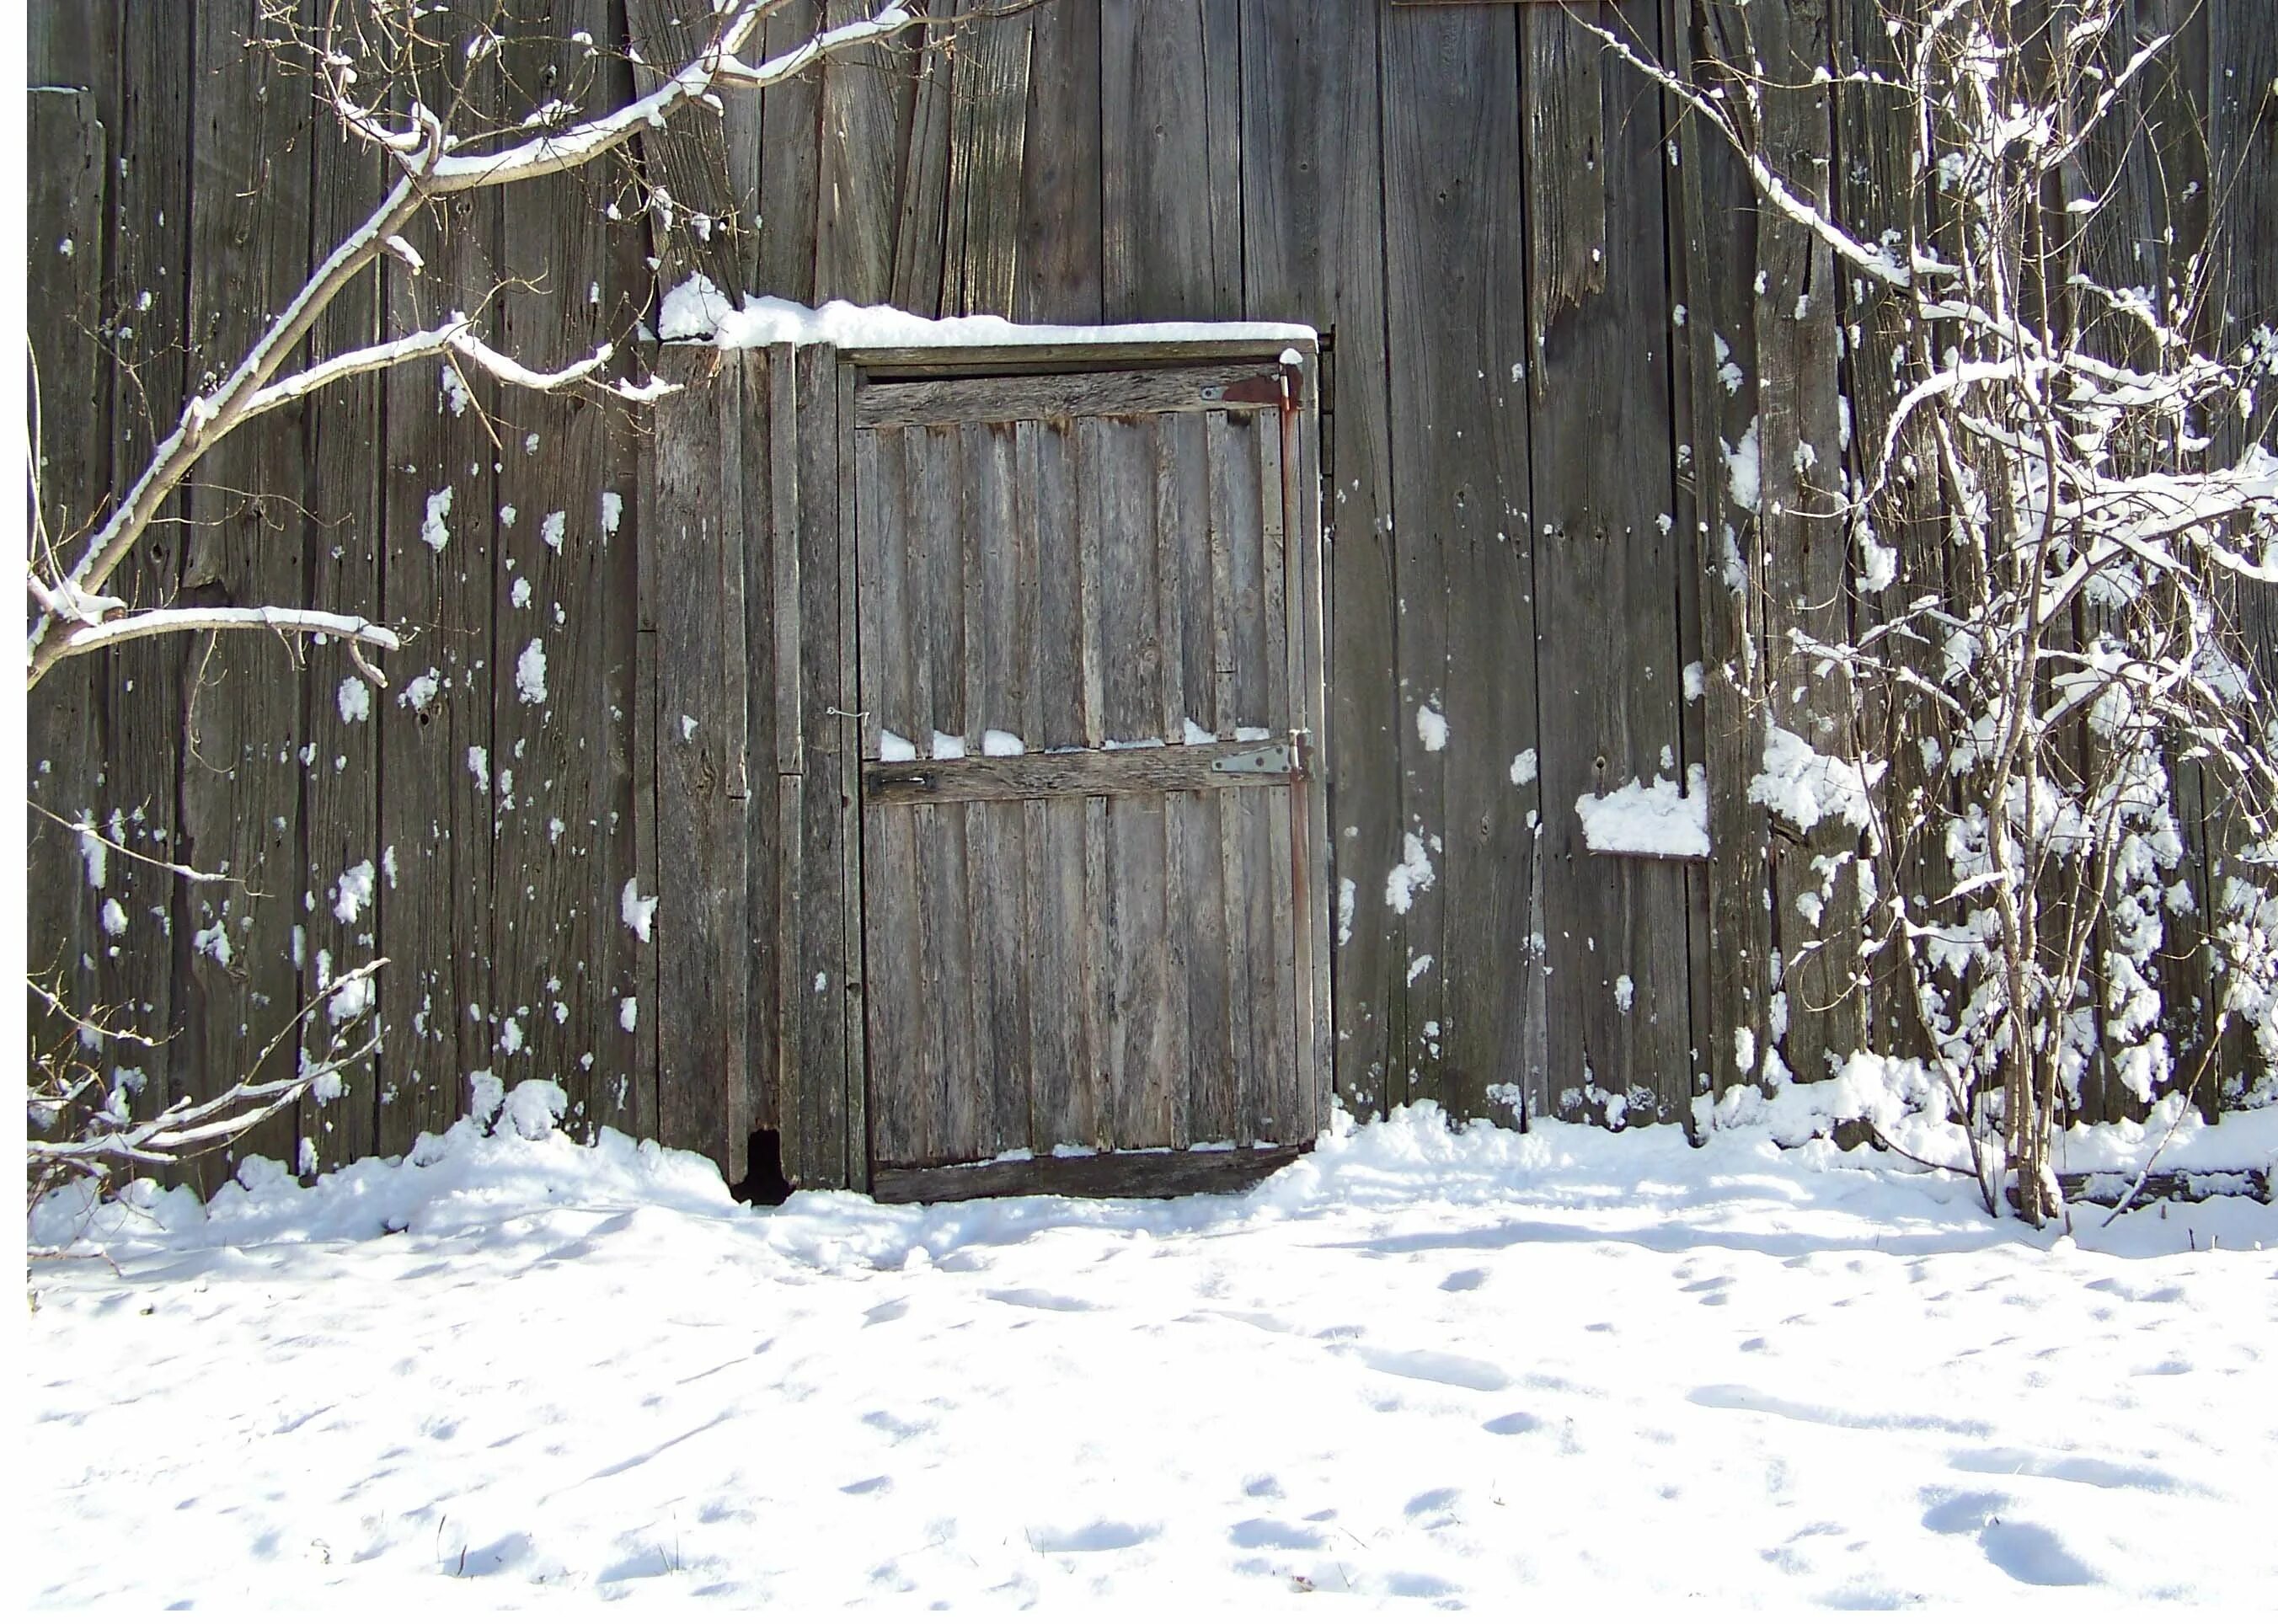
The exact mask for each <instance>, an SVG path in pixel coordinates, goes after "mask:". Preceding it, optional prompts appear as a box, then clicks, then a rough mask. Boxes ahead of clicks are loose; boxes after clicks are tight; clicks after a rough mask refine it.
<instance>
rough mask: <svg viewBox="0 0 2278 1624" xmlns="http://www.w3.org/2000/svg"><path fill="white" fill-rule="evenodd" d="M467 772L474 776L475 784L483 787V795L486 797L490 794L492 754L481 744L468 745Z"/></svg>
mask: <svg viewBox="0 0 2278 1624" xmlns="http://www.w3.org/2000/svg"><path fill="white" fill-rule="evenodd" d="M467 771H468V772H470V773H471V774H474V779H475V782H477V783H478V784H480V785H481V786H482V787H483V793H485V795H487V794H489V793H490V787H491V752H490V751H487V750H485V749H484V748H483V747H482V746H481V745H479V744H470V745H468V746H467Z"/></svg>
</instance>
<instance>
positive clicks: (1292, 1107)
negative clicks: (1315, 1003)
mask: <svg viewBox="0 0 2278 1624" xmlns="http://www.w3.org/2000/svg"><path fill="white" fill-rule="evenodd" d="M1248 430H1249V433H1250V441H1251V453H1250V455H1251V460H1253V461H1255V463H1256V465H1257V510H1256V511H1257V543H1256V545H1257V553H1258V559H1259V569H1258V578H1259V582H1260V585H1261V589H1262V590H1261V591H1260V592H1259V594H1258V605H1257V610H1258V618H1259V621H1261V622H1262V624H1263V626H1264V628H1265V637H1264V644H1265V682H1266V686H1267V690H1268V692H1269V694H1270V696H1271V697H1270V698H1269V699H1268V701H1267V713H1266V722H1265V726H1266V727H1267V728H1269V729H1270V730H1271V731H1272V732H1273V734H1274V735H1276V736H1280V737H1284V738H1286V737H1287V736H1288V733H1289V730H1290V728H1292V727H1293V726H1295V724H1296V720H1297V698H1296V689H1297V688H1298V686H1299V685H1300V684H1299V682H1297V681H1296V680H1295V676H1294V673H1295V668H1296V664H1297V663H1298V662H1301V661H1302V660H1303V652H1302V637H1292V635H1291V630H1292V626H1291V620H1290V613H1289V611H1290V603H1289V587H1290V581H1289V545H1288V501H1287V497H1288V480H1287V478H1286V477H1285V476H1286V474H1287V472H1288V470H1287V469H1285V468H1284V466H1283V461H1282V459H1283V454H1284V451H1285V447H1284V446H1283V444H1282V438H1281V423H1280V415H1279V414H1278V413H1267V412H1256V413H1252V414H1251V416H1250V422H1249V424H1248ZM1244 545H1245V548H1246V546H1247V538H1244ZM1261 798H1262V799H1263V800H1264V802H1265V805H1264V807H1263V808H1262V817H1263V822H1264V827H1265V863H1264V864H1263V865H1262V866H1260V867H1257V868H1253V869H1252V871H1251V873H1250V883H1251V884H1252V885H1254V886H1256V887H1257V888H1258V889H1259V890H1260V891H1262V892H1264V893H1265V897H1266V899H1267V902H1268V904H1269V915H1268V917H1269V918H1270V919H1271V920H1272V926H1271V933H1272V934H1270V935H1269V936H1268V937H1267V938H1266V939H1265V944H1264V946H1263V950H1262V951H1261V944H1260V943H1259V942H1257V941H1256V940H1255V939H1253V940H1252V942H1251V944H1250V947H1251V951H1252V952H1257V953H1259V956H1260V958H1261V960H1262V961H1263V962H1262V963H1261V964H1260V966H1259V972H1260V980H1261V981H1262V980H1263V978H1264V975H1265V973H1266V972H1267V971H1268V969H1269V968H1270V972H1271V975H1272V978H1273V993H1272V995H1271V1002H1270V1003H1264V1004H1261V1005H1260V1006H1259V1010H1258V1014H1257V1016H1256V1017H1254V1018H1253V1023H1254V1025H1256V1026H1257V1029H1258V1033H1259V1037H1260V1045H1259V1059H1260V1061H1261V1063H1262V1066H1263V1069H1262V1071H1261V1073H1260V1079H1259V1081H1260V1089H1261V1100H1262V1106H1261V1109H1260V1111H1259V1115H1258V1125H1259V1128H1260V1131H1261V1132H1262V1134H1263V1135H1264V1137H1265V1138H1268V1139H1271V1140H1273V1141H1275V1142H1276V1143H1280V1142H1282V1141H1283V1140H1287V1139H1289V1138H1292V1137H1295V1136H1296V1134H1298V1133H1302V1132H1303V1123H1304V1119H1305V1117H1306V1116H1307V1112H1306V1111H1305V1109H1304V1105H1303V1094H1304V1090H1303V1086H1302V1083H1301V1081H1300V1073H1301V1070H1302V1068H1301V1067H1300V1066H1299V1065H1298V1063H1297V1048H1298V1045H1299V1043H1300V1042H1301V1041H1303V1034H1302V1033H1301V1032H1300V1029H1299V1018H1300V1015H1299V1003H1300V999H1299V996H1298V960H1299V957H1300V956H1299V953H1298V949H1297V931H1298V924H1299V921H1298V914H1297V898H1296V877H1297V876H1296V866H1295V864H1294V862H1293V851H1294V841H1295V839H1296V827H1295V820H1296V796H1295V795H1294V794H1293V793H1292V792H1291V791H1290V790H1288V789H1273V790H1270V791H1267V792H1265V795H1264V796H1263V797H1261ZM1308 945H1309V946H1310V943H1309V944H1308ZM1261 990H1262V989H1261Z"/></svg>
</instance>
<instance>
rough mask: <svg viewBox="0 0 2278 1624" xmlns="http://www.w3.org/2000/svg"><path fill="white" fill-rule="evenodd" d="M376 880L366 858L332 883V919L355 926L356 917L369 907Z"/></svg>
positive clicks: (369, 862)
mask: <svg viewBox="0 0 2278 1624" xmlns="http://www.w3.org/2000/svg"><path fill="white" fill-rule="evenodd" d="M377 880H378V870H377V869H375V868H374V867H373V866H372V865H371V859H370V858H366V859H365V860H364V861H363V862H361V863H359V864H357V865H355V867H354V868H351V869H349V870H348V873H344V874H342V875H341V876H340V878H339V879H338V880H335V881H333V918H334V919H338V920H339V921H340V923H341V924H343V925H353V924H355V922H356V916H357V915H358V914H360V913H362V912H363V911H364V910H365V909H366V908H368V907H370V906H371V897H372V891H373V888H374V885H375V882H376V881H377Z"/></svg>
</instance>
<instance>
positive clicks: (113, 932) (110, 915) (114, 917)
mask: <svg viewBox="0 0 2278 1624" xmlns="http://www.w3.org/2000/svg"><path fill="white" fill-rule="evenodd" d="M103 934H104V935H106V936H123V935H125V934H126V909H124V908H122V907H120V906H119V905H118V898H117V897H115V896H106V897H104V898H103Z"/></svg>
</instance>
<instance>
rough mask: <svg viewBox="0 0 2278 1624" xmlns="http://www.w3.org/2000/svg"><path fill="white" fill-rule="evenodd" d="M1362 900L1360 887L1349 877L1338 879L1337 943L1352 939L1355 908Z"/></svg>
mask: <svg viewBox="0 0 2278 1624" xmlns="http://www.w3.org/2000/svg"><path fill="white" fill-rule="evenodd" d="M1359 900H1360V888H1359V887H1358V886H1357V885H1355V884H1354V883H1353V882H1352V881H1351V880H1350V879H1349V878H1347V879H1343V880H1340V881H1337V945H1338V946H1339V947H1342V946H1344V944H1345V943H1346V942H1350V941H1351V940H1352V927H1353V908H1354V906H1355V904H1356V903H1358V902H1359Z"/></svg>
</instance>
